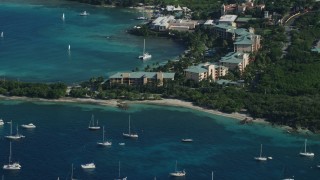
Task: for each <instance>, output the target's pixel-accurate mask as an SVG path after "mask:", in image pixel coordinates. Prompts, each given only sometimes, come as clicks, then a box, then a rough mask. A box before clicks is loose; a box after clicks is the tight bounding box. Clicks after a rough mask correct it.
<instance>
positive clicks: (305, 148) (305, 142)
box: [304, 139, 307, 153]
mask: <svg viewBox="0 0 320 180" xmlns="http://www.w3.org/2000/svg"><path fill="white" fill-rule="evenodd" d="M304 152H305V153H306V152H307V139H305V140H304Z"/></svg>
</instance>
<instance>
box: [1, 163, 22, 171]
mask: <svg viewBox="0 0 320 180" xmlns="http://www.w3.org/2000/svg"><path fill="white" fill-rule="evenodd" d="M3 169H4V170H19V169H21V165H20V164H19V163H13V164H6V165H3Z"/></svg>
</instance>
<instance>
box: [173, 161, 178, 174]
mask: <svg viewBox="0 0 320 180" xmlns="http://www.w3.org/2000/svg"><path fill="white" fill-rule="evenodd" d="M177 166H178V161H177V160H176V167H175V169H174V171H175V172H177Z"/></svg>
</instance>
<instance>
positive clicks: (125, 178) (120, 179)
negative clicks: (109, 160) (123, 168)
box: [114, 161, 127, 180]
mask: <svg viewBox="0 0 320 180" xmlns="http://www.w3.org/2000/svg"><path fill="white" fill-rule="evenodd" d="M114 180H127V177H121V174H120V161H119V177H118V178H116V179H114Z"/></svg>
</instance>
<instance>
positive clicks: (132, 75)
mask: <svg viewBox="0 0 320 180" xmlns="http://www.w3.org/2000/svg"><path fill="white" fill-rule="evenodd" d="M174 75H175V73H163V72H123V73H116V74H113V75H111V76H110V77H109V83H110V85H113V84H126V85H145V84H148V83H157V85H158V86H162V85H163V82H164V81H168V80H174Z"/></svg>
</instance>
